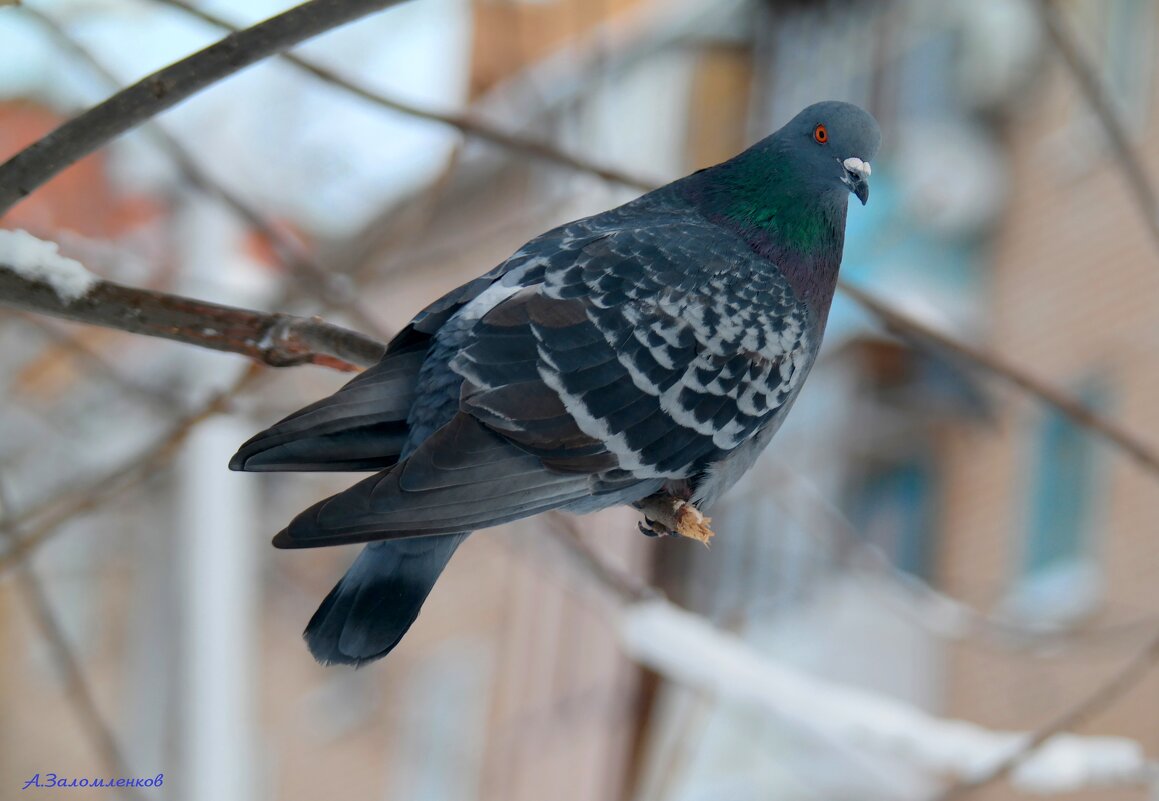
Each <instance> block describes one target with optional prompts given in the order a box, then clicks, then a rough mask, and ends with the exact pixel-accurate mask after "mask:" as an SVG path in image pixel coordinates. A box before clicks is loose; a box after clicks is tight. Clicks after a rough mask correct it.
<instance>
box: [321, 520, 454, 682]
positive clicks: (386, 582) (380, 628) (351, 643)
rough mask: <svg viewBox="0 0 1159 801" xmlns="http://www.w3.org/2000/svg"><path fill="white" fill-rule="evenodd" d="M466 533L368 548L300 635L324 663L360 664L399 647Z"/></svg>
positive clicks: (374, 543)
mask: <svg viewBox="0 0 1159 801" xmlns="http://www.w3.org/2000/svg"><path fill="white" fill-rule="evenodd" d="M466 537H467V534H465V533H464V534H446V535H442V536H435V537H417V538H411V539H403V540H391V541H382V542H373V543H371V544H369V545H367V546H366V547H365V548H364V549H363V550H362V553H360V554H359V555H358V558H357V559H356V560H355V561H354V564H352V565H351V566H350V569H349V570H348V571H346V575H345V576H343V577H342V580H341V581H339V582H338V584H337V585H336V586H335V587H334V589H333V590H331V591H330V594H329V595H327V596H326V599H325V600H324V601H322V605H321V606H320V607H318V611H317V612H315V613H314V617H312V618H311V619H310V622H309V624H308V625H307V626H306V631H305V632H304V634H303V636H304V637H305V639H306V644H307V646H308V647H309V648H310V653H312V654H313V655H314V658H315V659H317V660H318V661H319V662H321V663H322V664H325V665H330V664H341V665H356V666H357V665H362V664H364V663H366V662H372V661H374V660H375V659H381V658H382V657H384V656H386V655H387V654H388V653H390V651H391V650H392V649H393V648H394V647H395V646H396V645H398V643H399V641H400V640H401V639H402V638H403V635H405V634H406V632H407V630H408V629H409V628H410V627H411V624H412V623H414V621H415V618H417V617H418V614H419V610H420V609H422V605H423V602H424V601H425V600H426V599H427V595H429V594H430V591H431V588H432V587H433V586H434V584H435V581H437V580H438V578H439V575H440V574H441V573H442V572H443V568H445V567H446V566H447V562H448V561H449V560H450V558H451V555H452V554H453V553H454V552H455V549H456V548H458V547H459V545H460V543H462V542H463V540H464V539H466Z"/></svg>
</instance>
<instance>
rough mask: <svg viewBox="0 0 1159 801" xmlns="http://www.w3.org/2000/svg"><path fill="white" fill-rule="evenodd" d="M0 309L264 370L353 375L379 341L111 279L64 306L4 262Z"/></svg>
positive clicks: (370, 359)
mask: <svg viewBox="0 0 1159 801" xmlns="http://www.w3.org/2000/svg"><path fill="white" fill-rule="evenodd" d="M0 305H6V306H11V307H13V308H17V309H23V310H24V311H34V312H40V313H41V314H49V315H52V316H54V317H62V318H64V319H66V320H73V321H74V322H81V323H89V324H91V325H100V326H103V327H105V328H115V329H118V330H121V331H128V332H129V333H133V334H145V335H146V336H153V337H161V338H163V339H172V340H175V341H177V342H184V343H187V344H191V345H198V346H200V347H203V348H212V349H213V350H221V351H227V352H229V353H240V354H241V355H243V356H248V357H249V358H251V359H253V360H255V361H258V362H261V363H262V364H265V365H268V366H270V367H291V366H294V365H299V364H318V365H323V366H326V367H332V368H334V369H337V370H346V371H353V370H356V369H358V368H361V367H365V366H367V365H368V364H373V363H374V362H375V361H377V360H378V359H379V358H381V356H382V353H383V346H382V344H381V343H379V342H378V341H376V340H374V339H371V338H370V337H366V336H363V335H362V334H359V333H357V332H356V331H350V330H348V329H345V328H339V327H338V326H334V325H330V324H328V323H324V322H322V321H321V320H319V319H317V318H314V319H307V318H304V317H296V316H294V315H291V314H281V313H273V314H265V313H262V312H255V311H251V310H249V309H240V308H236V307H233V306H223V305H220V304H216V303H208V302H206V301H201V300H195V299H193V298H187V297H182V296H180V295H170V294H167V293H165V292H154V291H152V290H148V289H137V288H134V287H128V286H124V285H122V284H116V283H113V282H112V281H97V282H96V283H95V284H94V285H93V286H92V288H91V289H90V290H89V291H88V292H87V293H85V295H84V296H82V297H80V298H78V299H77V300H74V301H71V302H69V301H65V300H62V299H61V298H60V296H59V295H57V293H56V292H55V291H54V290H53V289H52V287H50V286H49V285H48V284H45V283H42V282H40V281H35V280H32V279H30V278H26V277H25V276H23V275H21V274H19V273H17V272H15V271H13V270H11V269H10V268H9V267H8V266H7V265H4V264H0Z"/></svg>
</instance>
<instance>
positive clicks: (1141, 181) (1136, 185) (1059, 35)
mask: <svg viewBox="0 0 1159 801" xmlns="http://www.w3.org/2000/svg"><path fill="white" fill-rule="evenodd" d="M1037 5H1038V18H1039V21H1040V22H1041V23H1042V27H1043V29H1044V30H1045V31H1046V34H1047V38H1049V39H1050V42H1051V44H1053V45H1054V49H1055V50H1057V51H1058V54H1059V55H1060V56H1062V60H1063V63H1064V64H1066V67H1067V69H1068V70H1069V71H1070V74H1071V77H1072V78H1073V79H1074V82H1075V83H1076V84H1078V87H1079V90H1080V91H1081V92H1082V93H1083V96H1084V97H1086V99H1087V102H1088V103H1089V104H1090V106H1091V108H1092V109H1093V110H1094V112H1095V116H1096V117H1097V118H1098V120H1099V123H1100V124H1101V125H1102V126H1103V131H1104V132H1105V133H1106V135H1107V140H1108V141H1109V142H1110V145H1111V150H1112V151H1113V152H1114V154H1115V160H1116V162H1117V163H1118V165H1119V167H1120V169H1121V171H1122V173H1123V178H1124V179H1126V181H1127V186H1129V187H1130V188H1131V193H1132V194H1133V195H1134V196H1135V200H1136V202H1137V203H1138V204H1139V210H1140V211H1141V212H1142V213H1143V221H1144V222H1145V223H1146V225H1147V230H1148V231H1150V232H1151V236H1152V237H1153V238H1154V239H1155V243H1156V244H1157V245H1159V199H1157V197H1156V193H1155V188H1154V187H1153V186H1152V185H1151V182H1150V180H1149V179H1148V177H1147V166H1146V164H1144V162H1143V159H1142V158H1141V157H1140V155H1139V151H1138V149H1136V148H1135V146H1134V145H1132V144H1131V138H1130V136H1128V134H1127V126H1126V125H1124V124H1123V120H1122V119H1121V118H1120V116H1119V113H1118V111H1117V110H1116V109H1115V105H1114V103H1112V102H1111V98H1110V97H1109V95H1108V94H1107V91H1106V87H1104V86H1103V84H1102V82H1101V81H1100V80H1099V77H1098V74H1097V73H1096V71H1095V68H1094V67H1093V66H1092V65H1091V63H1090V60H1089V59H1087V57H1086V55H1084V53H1083V51H1082V48H1081V47H1080V46H1079V43H1078V41H1077V40H1076V39H1075V37H1074V36H1073V35H1072V34H1071V31H1070V29H1069V28H1068V27H1067V25H1066V22H1065V21H1064V20H1063V18H1062V12H1061V11H1059V9H1058V7H1057V3H1055V2H1054V1H1053V0H1038V4H1037Z"/></svg>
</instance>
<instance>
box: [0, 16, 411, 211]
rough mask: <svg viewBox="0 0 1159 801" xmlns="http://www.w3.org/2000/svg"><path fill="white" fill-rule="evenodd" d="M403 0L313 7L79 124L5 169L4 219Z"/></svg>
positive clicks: (168, 70)
mask: <svg viewBox="0 0 1159 801" xmlns="http://www.w3.org/2000/svg"><path fill="white" fill-rule="evenodd" d="M399 2H402V0H310V2H307V3H303V4H302V5H300V6H297V7H295V8H292V9H290V10H289V11H286V12H284V13H282V14H279V15H278V16H276V17H271V18H270V19H268V20H265V21H264V22H260V23H258V24H257V25H253V26H252V27H249V28H246V29H245V30H243V31H239V32H237V33H231V34H229V35H228V36H226V37H225V38H223V39H221V40H220V41H218V42H216V43H215V44H212V45H210V46H209V47H207V48H205V49H204V50H201V51H199V52H197V53H194V54H193V55H191V56H188V57H187V58H184V59H182V60H180V61H177V62H175V63H173V64H170V65H169V66H167V67H164V68H162V69H161V70H158V71H157V72H154V73H153V74H152V75H149V76H147V77H145V78H143V79H141V80H140V81H138V82H137V83H135V84H133V85H132V86H129V87H126V88H125V89H122V90H121V91H119V92H117V93H116V94H114V95H113V96H111V97H109V98H108V99H107V100H105V101H103V102H101V103H99V104H97V105H96V106H93V107H92V108H91V109H89V110H88V111H86V112H84V113H83V114H81V115H79V116H77V117H74V118H73V119H71V120H69V121H68V122H66V123H64V124H63V125H61V126H60V127H59V128H57V129H56V130H55V131H52V132H51V133H49V134H47V135H46V136H44V137H42V138H41V139H39V140H37V141H36V142H34V143H32V144H31V145H29V146H28V147H26V148H24V150H22V151H20V152H19V153H17V154H16V155H15V156H13V157H12V158H10V159H9V160H8V161H7V162H5V163H4V164H2V165H0V215H3V214H4V213H6V212H7V211H8V210H9V209H10V208H12V206H14V205H15V204H16V203H18V202H20V200H22V199H23V198H25V197H27V196H28V195H29V194H30V193H31V192H32V191H33V190H34V189H36V188H38V187H39V186H41V185H42V184H43V183H45V182H46V181H48V180H49V179H50V178H52V177H53V176H54V175H56V174H57V173H59V172H60V171H61V170H63V169H64V168H65V167H68V166H69V165H71V164H73V163H75V162H76V161H78V160H80V159H81V158H83V157H84V156H87V155H88V154H89V153H92V152H93V151H95V150H97V149H98V148H100V147H101V146H102V145H104V144H106V143H108V142H109V141H111V140H112V139H115V138H116V137H117V136H119V135H121V134H123V133H124V132H126V131H128V130H129V129H131V128H133V127H134V126H136V125H138V124H140V123H142V122H144V121H145V120H147V119H150V118H151V117H154V116H156V115H157V114H159V113H161V112H162V111H164V110H165V109H168V108H171V107H172V106H174V105H176V104H177V103H180V102H181V101H182V100H185V99H186V98H188V97H190V96H191V95H193V94H195V93H196V92H199V91H200V90H202V89H205V88H206V87H208V86H212V85H213V84H214V83H217V82H218V81H220V80H222V79H223V78H226V77H228V76H230V75H232V74H234V73H235V72H238V71H240V70H242V69H244V68H245V67H248V66H250V65H251V64H254V63H256V62H258V61H260V60H261V59H263V58H265V57H267V56H269V55H271V54H273V53H276V52H278V51H281V50H285V49H286V48H289V47H292V46H293V45H295V44H298V43H299V42H301V41H303V40H305V39H309V38H310V37H312V36H317V35H318V34H320V33H324V32H325V31H328V30H331V29H332V28H337V27H338V26H340V25H343V24H345V23H347V22H351V21H352V20H355V19H358V18H359V17H364V16H366V15H367V14H370V13H372V12H375V11H379V10H381V9H383V8H386V7H388V6H392V5H397V4H398V3H399Z"/></svg>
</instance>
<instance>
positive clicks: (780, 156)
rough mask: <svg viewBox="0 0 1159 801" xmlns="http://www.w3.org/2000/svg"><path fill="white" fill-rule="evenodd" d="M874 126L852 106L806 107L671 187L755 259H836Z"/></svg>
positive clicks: (863, 194) (873, 147)
mask: <svg viewBox="0 0 1159 801" xmlns="http://www.w3.org/2000/svg"><path fill="white" fill-rule="evenodd" d="M880 144H881V131H880V130H878V127H877V121H876V120H874V119H873V117H872V116H870V114H869V113H868V112H866V111H863V110H862V109H860V108H858V107H857V106H855V105H853V104H852V103H841V102H838V101H833V100H831V101H826V102H823V103H814V104H813V105H811V106H809V107H808V108H806V109H805V110H804V111H802V112H801V113H800V114H798V115H797V116H795V117H793V119H792V120H790V121H789V122H788V123H787V124H786V125H785V126H784V127H783V128H781V129H780V130H779V131H777V132H776V133H774V134H772V135H770V136H767V137H765V138H764V139H762V140H761V141H759V142H757V143H756V144H755V145H753V146H752V147H750V148H749V149H748V150H746V151H744V152H743V153H741V154H739V155H737V156H735V157H733V158H731V159H729V160H728V161H726V162H724V163H723V164H718V165H717V166H715V167H710V168H708V169H706V170H701V171H700V172H698V173H694V174H693V175H692V176H690V177H689V178H687V179H684V180H683V181H679V182H677V184H674V185H673V186H675V187H679V191H681V192H682V194H683V195H684V197H685V198H687V199H688V200H689V201H691V202H692V203H693V204H695V205H697V206H698V207H699V208H700V209H701V210H702V213H704V214H705V215H706V216H707V217H708V218H709V219H712V220H715V221H717V222H719V223H720V224H722V225H725V226H727V227H730V228H733V229H734V230H736V231H738V232H739V233H740V234H741V235H742V236H744V237H745V238H746V239H748V240H749V241H750V242H752V243H753V244H754V246H755V247H757V248H758V249H761V250H762V251H765V250H767V251H769V252H770V253H773V252H784V251H794V252H797V253H801V254H806V255H821V256H824V257H826V258H828V257H829V256H834V257H836V258H837V259H838V260H839V258H840V249H841V243H842V240H843V237H844V229H845V211H846V208H847V206H848V199H849V195H850V194H853V195H855V196H856V197H857V198H858V199H859V200H860V201H861V202H862V203H865V202H866V201H867V200H868V199H869V174H870V168H869V162H870V160H871V159H872V158H873V157H874V156H875V155H877V148H878V146H879V145H880Z"/></svg>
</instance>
